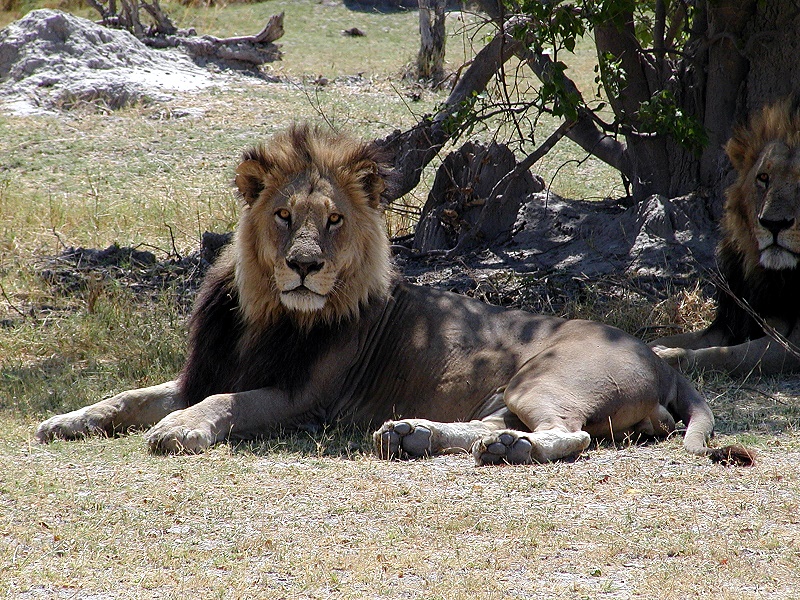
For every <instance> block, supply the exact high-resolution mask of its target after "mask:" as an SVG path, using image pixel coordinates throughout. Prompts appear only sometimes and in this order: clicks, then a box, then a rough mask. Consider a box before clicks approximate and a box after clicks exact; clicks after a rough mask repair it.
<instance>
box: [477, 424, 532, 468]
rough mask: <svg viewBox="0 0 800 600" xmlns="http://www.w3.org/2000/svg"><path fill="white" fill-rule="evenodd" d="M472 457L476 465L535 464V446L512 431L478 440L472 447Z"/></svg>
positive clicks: (498, 432) (493, 434)
mask: <svg viewBox="0 0 800 600" xmlns="http://www.w3.org/2000/svg"><path fill="white" fill-rule="evenodd" d="M472 456H473V457H474V458H475V464H476V465H496V464H500V463H508V464H512V465H527V464H530V463H532V462H534V458H533V444H531V442H530V440H528V439H527V438H526V437H525V436H523V435H521V434H520V433H519V432H516V431H512V430H510V429H509V430H506V431H497V432H495V433H491V434H489V435H487V436H484V437H482V438H481V439H479V440H477V441H476V442H475V443H474V444H473V445H472Z"/></svg>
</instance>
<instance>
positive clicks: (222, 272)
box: [179, 125, 393, 405]
mask: <svg viewBox="0 0 800 600" xmlns="http://www.w3.org/2000/svg"><path fill="white" fill-rule="evenodd" d="M304 172H309V173H312V174H313V175H314V176H318V177H323V178H326V179H329V180H330V181H332V182H334V183H335V184H336V185H337V186H338V188H339V189H341V190H342V191H343V192H344V194H345V196H346V197H347V199H348V202H349V203H350V208H351V212H352V215H351V221H352V226H351V227H350V229H349V234H348V235H349V238H348V243H347V246H348V252H347V255H348V260H346V261H344V262H343V266H342V268H341V269H340V270H339V272H338V280H337V285H336V289H335V293H333V294H331V297H330V298H329V299H328V301H327V302H326V304H325V306H324V307H323V308H322V309H321V310H318V311H313V312H298V311H289V310H288V309H286V308H285V306H284V305H283V304H282V303H281V301H280V292H279V290H278V289H277V288H276V285H275V283H274V279H273V270H274V267H275V263H274V260H275V259H274V257H275V256H280V249H277V252H276V244H275V240H273V239H271V237H270V235H269V231H270V228H269V227H267V226H266V222H267V220H268V219H273V218H274V216H273V214H272V213H271V212H270V210H269V208H268V207H267V204H268V201H269V199H270V198H271V197H272V196H273V195H274V194H277V193H279V192H280V190H281V188H282V187H283V186H284V185H286V184H287V183H288V182H290V181H291V180H292V178H293V177H295V176H297V175H299V174H301V173H304ZM388 176H389V171H388V168H387V167H386V165H385V161H384V157H383V156H382V154H381V151H380V150H379V149H378V148H377V147H375V146H374V145H372V144H368V143H363V142H359V141H355V140H353V139H352V138H348V137H344V136H339V135H335V134H332V133H328V132H323V131H322V130H320V129H316V128H310V127H308V126H305V125H298V126H294V127H292V128H290V129H289V130H288V131H287V132H285V133H282V134H279V135H277V136H275V137H274V138H272V139H271V140H270V141H269V142H268V143H266V144H262V145H260V146H257V147H255V148H252V149H250V150H248V151H246V152H245V153H244V155H243V157H242V162H241V164H240V165H239V168H238V169H237V172H236V184H237V187H238V189H239V192H240V196H241V197H242V199H243V201H244V206H243V211H242V215H241V217H240V220H239V225H238V227H237V230H236V233H235V235H234V240H233V243H232V244H231V245H230V246H229V247H228V248H226V250H225V251H224V252H223V254H222V256H220V258H219V259H218V261H217V263H216V264H215V265H214V266H213V267H212V268H211V269H210V271H209V273H208V274H207V275H206V279H205V280H204V282H203V285H202V287H201V289H200V291H199V293H198V298H197V301H196V302H195V307H194V311H193V313H192V316H191V318H190V321H189V354H188V357H187V361H186V363H185V365H184V368H183V370H182V372H181V375H180V377H179V382H180V385H181V390H182V393H183V394H184V397H185V399H186V401H187V403H188V404H189V405H192V404H195V403H197V402H200V401H201V400H203V399H204V398H206V397H207V396H209V395H212V394H215V393H224V392H237V391H245V390H251V389H258V388H262V387H267V386H275V387H278V388H281V389H286V390H289V391H291V390H292V389H293V388H294V387H296V386H297V385H299V384H301V383H303V382H304V380H305V378H306V377H307V375H308V372H309V369H310V368H311V366H312V365H313V362H314V359H315V357H316V356H319V355H320V354H321V353H322V352H324V350H325V349H326V348H327V347H329V346H330V344H331V343H333V341H334V340H335V339H337V337H338V336H340V335H345V332H346V330H347V329H348V326H349V324H351V323H353V322H354V321H355V320H357V319H358V315H359V313H360V312H361V311H362V310H363V309H364V308H366V307H367V306H368V305H369V304H370V303H372V302H375V301H383V299H384V298H386V297H387V295H388V293H389V288H390V283H391V280H392V277H393V270H392V267H391V262H390V251H389V241H388V238H387V236H386V234H385V231H384V228H385V223H384V220H383V211H382V204H383V203H382V194H384V193H385V191H386V182H387V181H388Z"/></svg>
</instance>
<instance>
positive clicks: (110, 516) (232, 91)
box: [0, 0, 800, 600]
mask: <svg viewBox="0 0 800 600" xmlns="http://www.w3.org/2000/svg"><path fill="white" fill-rule="evenodd" d="M284 9H285V10H286V11H287V38H286V40H285V48H284V49H285V50H286V52H287V57H286V60H285V61H284V63H283V64H282V65H276V66H275V67H274V69H275V72H276V73H277V74H279V75H280V76H281V77H282V78H283V82H282V83H273V84H266V83H264V82H260V81H252V80H246V79H240V80H238V81H235V82H234V83H233V84H232V85H231V86H230V87H229V88H227V89H219V90H214V91H210V92H204V93H201V94H194V95H185V96H179V97H177V98H176V99H175V100H174V101H173V102H171V103H168V104H166V105H154V106H143V107H137V108H133V109H129V110H125V111H120V112H116V113H113V114H107V113H103V112H96V111H93V110H89V109H90V108H91V107H87V110H85V111H77V112H72V113H70V114H66V115H59V116H38V117H9V116H0V285H2V296H0V419H2V423H3V430H4V433H3V434H2V436H1V437H0V594H4V595H5V597H7V598H22V599H38V598H65V599H66V598H78V599H93V600H105V599H110V598H165V597H167V598H169V597H178V596H199V597H203V598H207V597H218V598H240V597H247V598H253V597H259V598H293V599H294V598H348V599H349V598H383V597H385V598H426V599H431V598H434V599H435V598H442V599H445V598H446V599H447V600H458V599H461V598H470V599H474V598H498V597H509V598H570V599H572V598H574V599H580V598H666V599H673V598H674V599H683V598H689V597H700V596H706V597H709V598H730V599H736V600H740V599H750V598H771V599H772V598H776V599H777V598H780V599H783V598H786V599H789V598H794V597H797V591H796V590H797V589H800V576H798V575H797V574H798V573H800V519H799V518H798V501H799V500H798V498H800V496H798V494H797V491H796V490H797V489H798V481H797V479H798V469H797V464H800V463H799V462H798V461H800V434H798V423H800V406H798V403H797V401H796V397H797V395H798V390H800V380H798V379H797V378H778V379H774V380H762V381H749V380H745V381H731V380H729V379H727V378H721V377H711V376H703V377H698V378H697V383H698V385H699V386H700V387H701V389H703V391H704V392H705V393H706V395H707V396H708V398H709V400H710V402H711V403H712V406H713V408H714V410H715V412H716V414H717V415H718V429H719V431H720V439H719V440H718V442H719V443H723V442H731V441H741V442H745V443H748V444H751V445H753V446H755V447H757V448H758V450H759V452H760V460H759V463H758V464H757V466H755V467H754V468H751V469H729V468H723V467H719V466H714V465H710V464H708V463H706V462H705V461H702V460H700V459H697V458H694V457H690V456H687V455H686V454H685V453H684V452H683V451H682V449H681V448H680V440H679V438H675V439H673V440H669V441H667V442H664V443H661V444H656V445H652V446H646V447H633V446H630V445H628V444H626V443H624V441H620V442H621V443H620V446H619V447H618V448H611V447H608V446H602V447H599V448H592V449H591V450H590V451H589V452H587V453H586V454H585V455H584V456H583V457H581V458H580V459H579V460H577V461H576V462H574V463H558V464H552V465H542V466H534V467H523V468H480V469H478V468H475V467H473V466H472V462H471V460H470V459H469V458H468V457H465V456H455V457H448V458H437V459H433V460H421V461H415V462H408V463H400V462H393V463H385V462H381V461H379V460H377V459H375V458H374V457H372V455H371V454H370V452H369V445H368V443H367V435H366V432H347V431H340V430H336V429H334V430H331V431H328V432H323V433H321V434H317V435H314V436H311V435H308V434H295V435H286V436H282V437H280V438H275V439H271V440H266V441H264V442H263V443H260V444H252V445H244V446H239V447H231V446H220V447H217V448H215V449H213V450H212V451H210V452H208V453H206V454H204V455H202V456H194V457H160V456H159V457H155V456H150V455H148V454H147V453H146V451H145V445H144V443H143V440H142V438H141V435H140V434H138V433H134V434H133V435H131V436H129V437H122V438H118V439H92V440H87V441H84V442H75V443H55V444H52V445H49V446H38V445H33V444H31V434H32V432H33V428H34V427H35V424H36V422H37V421H38V420H39V419H41V418H42V417H43V416H45V415H47V414H52V413H53V412H56V411H63V410H66V409H69V408H75V407H78V406H81V405H84V404H86V403H88V402H91V401H94V400H96V399H98V398H100V397H102V396H104V395H106V394H110V393H112V392H116V391H120V390H122V389H125V388H128V387H132V386H138V385H144V384H148V383H154V382H157V381H162V380H164V379H167V378H170V377H172V376H174V374H175V372H176V371H177V369H178V368H179V365H180V364H181V361H182V357H183V351H184V350H183V348H184V345H183V344H184V331H183V325H184V319H185V313H184V312H183V310H182V307H181V303H180V302H179V299H178V298H176V297H175V293H176V292H175V291H174V290H172V289H166V290H163V292H162V293H161V294H159V295H158V298H156V299H151V298H149V297H143V296H142V295H141V294H138V293H136V291H135V290H133V289H128V288H127V287H126V286H125V285H124V284H123V283H119V282H116V283H115V282H111V281H97V282H96V283H95V284H93V285H89V286H86V287H85V288H82V289H79V290H77V291H64V290H59V289H57V288H54V287H51V286H50V285H49V284H47V283H46V282H45V281H44V280H43V278H42V277H41V276H40V272H41V270H42V269H43V268H45V267H46V266H47V261H46V258H47V257H49V256H53V255H55V254H57V253H59V252H60V251H61V249H62V248H63V245H73V246H91V247H101V248H102V247H105V246H107V245H109V244H110V243H112V242H114V241H116V242H118V243H119V244H121V245H134V246H142V247H143V248H144V249H151V250H153V251H155V252H156V254H157V256H158V258H160V259H163V258H166V257H168V256H174V255H175V254H176V253H177V254H186V253H188V252H190V251H192V250H194V249H195V248H196V247H197V244H198V239H199V234H200V233H201V232H202V231H204V230H206V229H213V230H225V229H230V227H232V225H233V223H234V222H235V220H236V213H237V210H238V207H237V203H236V200H235V198H234V196H233V194H232V192H231V187H230V179H231V175H232V169H233V167H234V165H235V164H236V160H237V157H238V155H239V153H240V152H241V150H242V149H243V148H244V147H245V146H247V145H249V144H251V143H253V142H255V141H258V140H260V139H263V137H264V136H266V135H268V134H270V133H271V132H273V131H275V130H277V129H279V128H282V127H283V126H285V124H286V123H288V122H289V121H291V120H299V119H312V120H320V119H321V118H322V117H321V116H320V115H321V114H323V115H324V116H325V117H326V118H328V119H331V120H333V121H334V122H335V124H336V125H338V126H341V127H343V128H345V129H348V130H351V131H354V132H355V133H357V134H360V135H363V136H365V137H377V136H381V135H385V134H386V133H388V132H389V131H390V130H391V129H393V128H395V127H399V128H403V127H407V126H409V125H411V124H412V123H414V122H416V120H417V118H418V115H419V114H422V113H424V112H429V111H431V110H432V109H433V108H434V107H435V105H436V103H437V102H440V101H441V100H442V98H443V97H444V93H443V92H430V91H424V90H423V91H422V99H421V100H420V101H419V102H413V101H411V100H410V99H409V98H408V97H407V96H406V95H405V94H406V93H407V92H408V91H409V89H408V88H405V87H403V85H404V84H402V83H400V82H399V80H400V77H399V74H401V73H402V71H403V70H404V65H405V63H406V62H407V61H408V60H410V57H412V56H413V52H414V50H415V45H416V33H415V27H416V20H415V18H416V17H415V15H414V14H413V13H412V14H404V13H395V14H389V15H377V14H369V13H356V12H351V11H348V10H346V9H345V8H344V7H343V6H341V5H339V6H329V5H328V3H319V2H314V1H312V0H308V1H302V2H300V1H298V2H279V1H277V0H272V1H270V2H265V3H262V4H252V5H250V4H247V5H245V4H241V5H235V6H230V7H227V8H218V7H215V8H212V9H206V10H201V9H196V8H186V9H183V10H185V12H183V13H179V14H180V18H181V25H184V26H185V25H189V24H195V25H196V26H198V29H200V30H201V31H204V32H206V31H207V32H210V33H216V34H219V35H226V34H233V33H248V32H249V30H250V29H252V23H257V22H261V21H262V19H263V18H265V16H268V15H269V14H272V13H273V12H277V11H278V10H284ZM451 16H452V15H451ZM2 18H4V19H5V21H2V22H8V19H9V16H8V15H4V16H3V17H2ZM11 18H13V17H11ZM292 23H305V24H307V25H308V26H307V27H306V26H305V25H304V27H303V28H301V29H300V30H298V29H297V28H294V27H293V25H292ZM345 24H346V27H352V26H358V27H360V28H363V29H367V31H368V34H370V32H371V31H380V32H382V34H385V35H383V37H380V36H379V37H377V38H368V40H362V41H356V43H355V44H353V43H352V42H353V41H352V40H349V39H345V38H342V37H341V36H339V35H338V31H339V29H344V28H346V27H345ZM199 25H202V26H203V27H200V26H199ZM312 25H313V27H312ZM451 25H452V27H453V28H454V29H456V28H457V27H460V26H461V24H460V23H459V22H457V21H452V23H451ZM387 28H388V31H384V29H387ZM460 39H461V40H462V42H463V39H464V38H460ZM457 45H458V43H454V44H451V48H453V49H454V50H453V52H455V47H456V46H457ZM462 48H464V50H463V51H464V52H467V53H468V52H469V48H468V45H467V44H465V43H462ZM581 52H582V53H583V54H582V57H583V58H582V60H588V58H589V56H590V54H591V49H590V48H582V49H581ZM364 55H367V58H364ZM362 69H366V70H367V72H366V73H365V75H364V77H363V79H360V80H353V79H345V78H340V79H338V80H337V79H336V77H337V76H341V75H354V74H356V73H357V72H359V71H360V70H362ZM320 74H322V75H325V76H326V77H328V78H330V79H331V80H332V83H330V84H329V85H328V86H325V87H316V86H313V85H311V84H310V83H309V82H310V81H311V79H313V78H315V77H317V76H318V75H320ZM588 77H589V78H591V70H589V72H588ZM413 91H414V92H417V91H419V90H416V89H414V90H413ZM186 108H193V109H198V108H199V109H200V110H201V111H202V116H199V117H198V116H191V114H190V113H187V112H186V111H185V109H186ZM487 135H491V132H487ZM559 152H561V153H562V154H560V155H558V156H557V158H555V159H554V160H555V161H556V163H554V164H543V165H541V172H542V174H543V175H544V177H545V179H546V180H548V181H550V180H553V181H554V186H555V189H556V191H558V192H560V193H562V194H564V195H569V196H581V197H590V196H604V195H608V194H610V193H613V189H614V185H615V184H614V182H613V176H610V177H609V176H607V175H608V172H607V171H604V170H602V169H599V168H597V167H596V166H589V163H586V164H585V165H584V166H582V167H580V168H579V169H578V170H573V171H569V172H567V171H565V170H564V169H561V170H558V168H559V167H560V164H561V163H563V162H564V161H565V160H567V159H570V160H572V159H579V158H582V157H581V156H580V155H579V154H577V153H575V152H574V149H573V150H570V148H569V146H563V147H561V146H560V149H559ZM581 169H585V170H581ZM556 172H557V173H558V175H556ZM560 182H565V187H564V188H559V187H558V186H559V185H561V183H560ZM424 190H425V184H423V185H422V186H420V192H418V193H419V194H420V195H424ZM410 201H411V202H414V201H417V202H418V201H419V198H417V199H414V198H412V199H410ZM395 226H396V225H395ZM588 291H589V293H588V294H587V296H586V298H583V299H582V300H581V302H576V303H575V304H574V305H572V306H568V307H567V308H566V309H565V310H566V311H567V312H569V314H572V315H586V316H593V317H595V318H601V319H603V320H607V321H610V322H614V323H617V324H619V325H622V326H624V327H625V328H627V329H629V330H631V329H635V328H636V327H637V326H640V325H642V324H652V323H675V324H677V325H680V326H685V325H689V326H694V325H695V324H696V323H698V322H700V321H702V320H703V319H705V318H707V313H708V297H707V295H705V294H704V293H703V292H702V290H700V289H698V290H689V291H681V290H676V294H675V295H674V297H673V298H671V299H670V300H669V301H668V302H666V303H664V304H662V305H660V306H657V307H653V306H652V305H649V304H647V303H642V302H641V299H640V298H639V297H638V296H637V295H636V293H635V290H631V291H630V293H628V292H627V291H625V290H623V293H621V294H620V295H619V301H618V302H617V303H616V304H613V305H609V304H607V303H603V304H600V303H595V302H593V301H592V298H593V296H592V293H591V291H592V290H591V286H590V288H588ZM631 307H633V308H631ZM654 311H655V312H654Z"/></svg>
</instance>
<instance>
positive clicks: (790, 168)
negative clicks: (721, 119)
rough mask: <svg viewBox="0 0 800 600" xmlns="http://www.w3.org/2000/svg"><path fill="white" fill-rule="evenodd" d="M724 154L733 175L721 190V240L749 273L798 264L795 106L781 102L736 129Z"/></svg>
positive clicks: (799, 162) (799, 135) (798, 116)
mask: <svg viewBox="0 0 800 600" xmlns="http://www.w3.org/2000/svg"><path fill="white" fill-rule="evenodd" d="M725 150H726V151H727V153H728V156H729V157H730V159H731V162H732V163H733V166H734V167H735V168H736V171H737V175H738V177H737V179H736V182H735V183H734V184H733V185H731V186H730V187H729V188H728V190H727V192H726V193H727V202H726V205H725V217H724V219H723V231H724V235H725V236H726V237H727V238H728V239H729V240H731V241H732V242H733V243H734V245H735V247H736V248H737V249H738V250H739V252H741V254H742V256H743V257H744V263H745V264H744V267H745V270H746V271H747V272H752V271H753V270H754V269H756V268H758V267H759V266H760V267H761V268H764V269H769V270H784V269H794V268H795V267H797V266H798V264H800V104H798V103H797V102H794V101H792V100H784V101H781V102H777V103H775V104H772V105H768V106H766V107H764V108H763V109H761V111H760V112H758V113H756V114H755V115H754V116H753V117H752V118H751V119H750V122H749V123H748V124H747V126H745V127H740V128H738V129H736V131H735V132H734V134H733V137H732V138H731V140H730V141H729V142H728V144H727V146H726V148H725Z"/></svg>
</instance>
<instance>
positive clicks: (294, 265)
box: [286, 258, 325, 279]
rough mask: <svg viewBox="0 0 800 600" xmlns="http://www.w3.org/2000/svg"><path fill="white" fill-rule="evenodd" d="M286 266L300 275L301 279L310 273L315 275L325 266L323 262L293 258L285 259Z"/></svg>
mask: <svg viewBox="0 0 800 600" xmlns="http://www.w3.org/2000/svg"><path fill="white" fill-rule="evenodd" d="M286 264H287V265H289V268H290V269H291V270H292V271H294V272H295V273H297V274H298V275H300V277H302V278H303V279H305V278H306V277H308V275H310V274H311V273H316V272H317V271H319V270H320V269H322V267H323V266H324V265H325V262H324V261H321V260H317V259H316V258H294V259H291V260H290V259H288V258H287V259H286Z"/></svg>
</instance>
